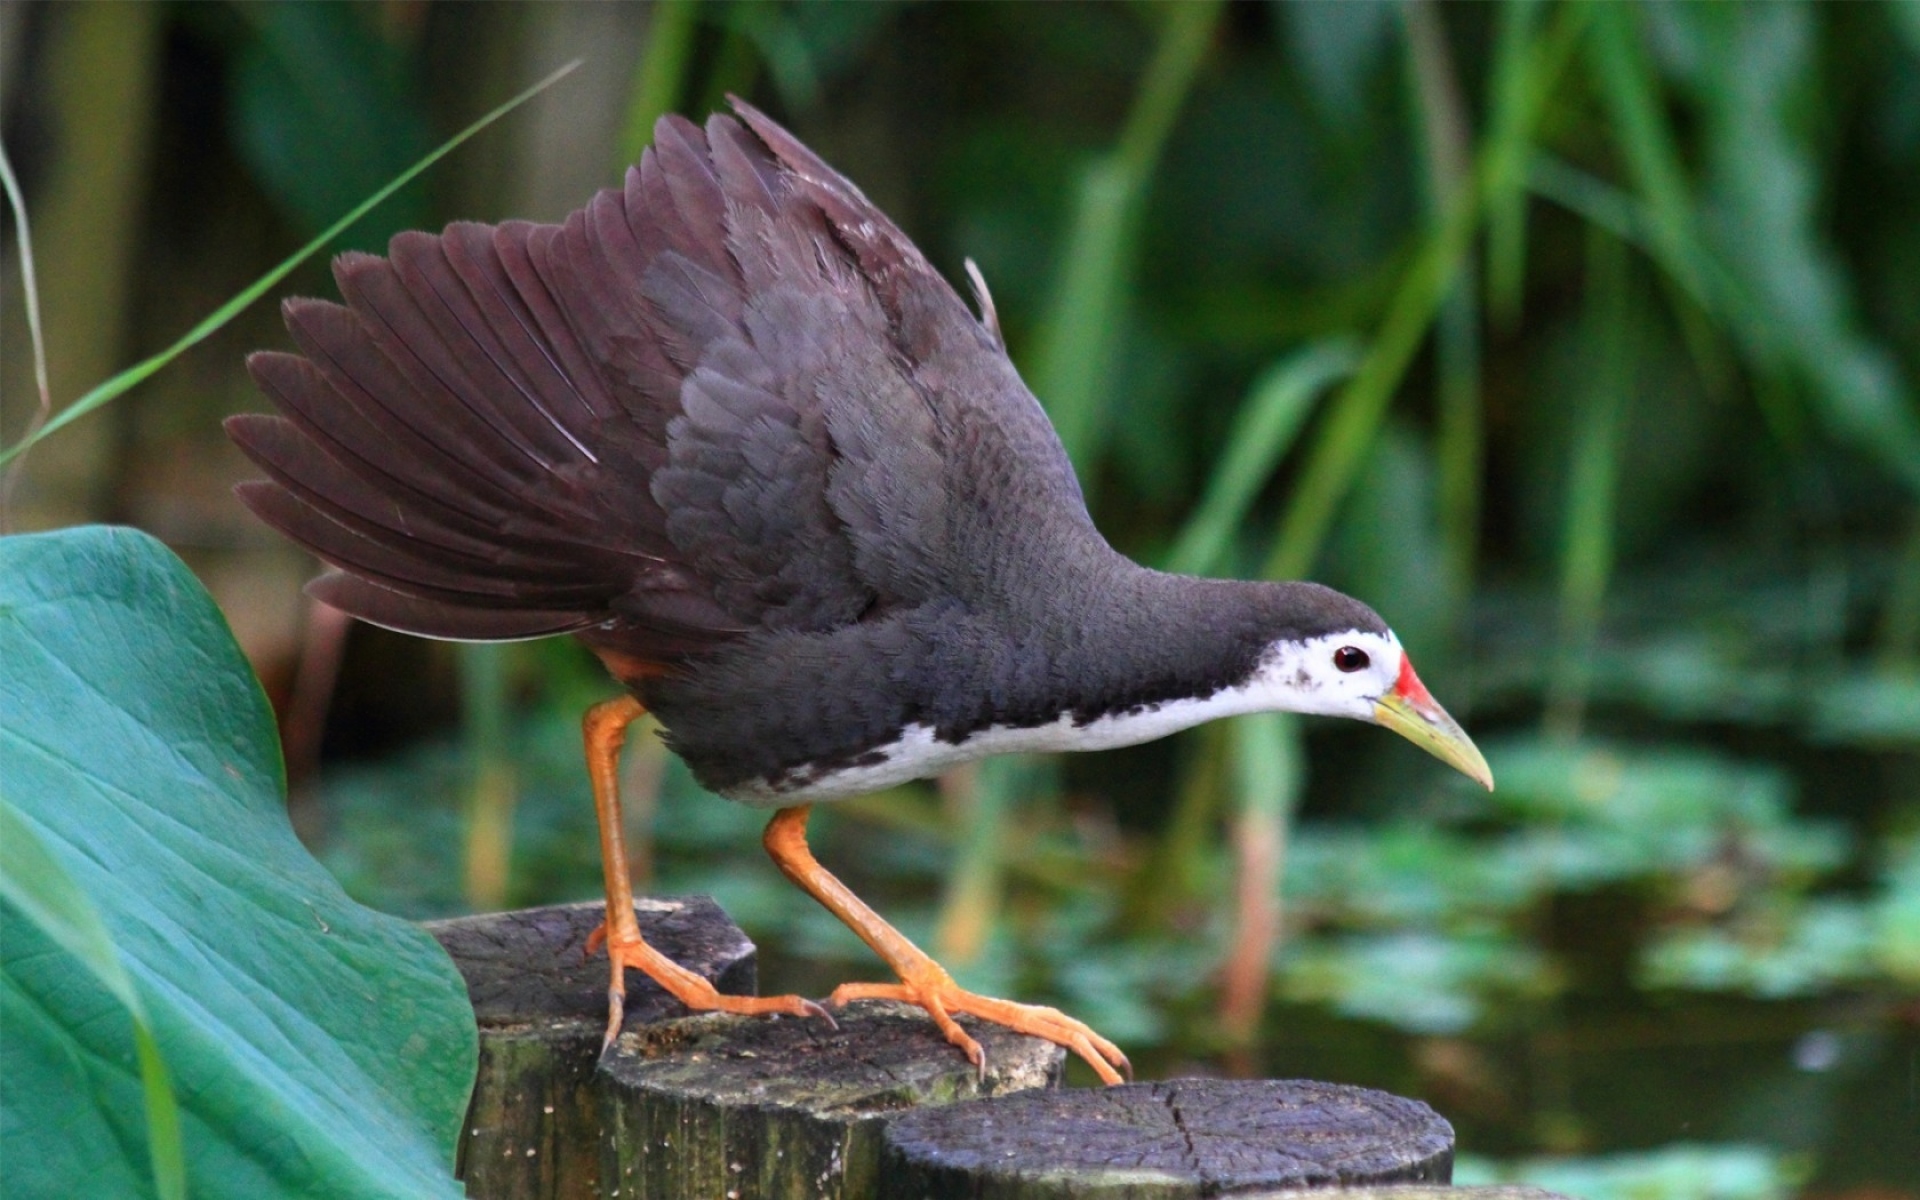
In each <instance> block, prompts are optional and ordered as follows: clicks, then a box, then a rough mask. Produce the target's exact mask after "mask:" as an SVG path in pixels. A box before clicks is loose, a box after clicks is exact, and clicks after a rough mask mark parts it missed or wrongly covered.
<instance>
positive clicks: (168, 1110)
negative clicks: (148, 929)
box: [0, 796, 187, 1200]
mask: <svg viewBox="0 0 1920 1200" xmlns="http://www.w3.org/2000/svg"><path fill="white" fill-rule="evenodd" d="M0 899H4V900H6V902H7V903H8V904H10V905H12V906H13V908H14V909H16V910H17V911H18V912H19V913H20V915H21V916H23V917H25V918H26V919H27V920H29V921H31V922H33V924H34V925H35V926H36V927H38V928H39V930H40V931H41V932H42V933H44V934H46V936H47V937H48V938H49V939H50V940H51V941H52V942H53V943H54V944H55V945H57V946H59V947H60V948H61V949H62V950H65V951H66V952H67V953H68V954H71V955H72V956H73V957H74V960H75V961H77V962H78V963H80V965H81V966H83V967H85V968H86V970H87V972H88V973H89V974H90V975H92V976H93V977H94V979H96V980H97V981H99V983H100V985H101V986H102V987H104V988H106V989H107V991H108V992H110V993H111V994H112V995H113V997H114V998H115V999H116V1000H118V1001H120V1004H121V1006H122V1007H123V1008H125V1009H126V1010H127V1015H128V1017H130V1018H131V1019H132V1021H133V1039H134V1049H135V1053H136V1054H137V1056H138V1058H139V1062H140V1082H141V1090H142V1092H143V1093H144V1098H145V1104H146V1110H147V1152H148V1155H149V1156H150V1159H151V1164H152V1170H153V1186H154V1191H155V1192H157V1193H158V1194H159V1195H160V1197H161V1200H186V1195H187V1164H186V1154H185V1152H184V1151H183V1150H182V1149H181V1144H180V1107H179V1104H178V1103H177V1102H176V1101H175V1099H174V1095H173V1082H172V1079H171V1077H170V1076H169V1073H168V1071H167V1065H166V1062H165V1060H164V1059H162V1058H161V1057H160V1048H159V1046H158V1045H157V1044H156V1043H155V1042H154V1040H153V1029H152V1026H151V1023H150V1021H149V1019H148V1017H147V1010H146V1006H145V1005H143V1004H141V1003H140V993H139V992H138V991H137V990H135V988H134V986H133V980H132V978H131V977H129V976H128V975H127V971H126V968H125V967H124V966H122V965H121V963H120V952H119V951H118V950H116V949H115V948H114V945H113V937H112V935H111V934H109V933H108V932H107V926H106V923H105V922H104V921H102V920H101V918H100V913H99V911H98V910H97V909H95V908H94V906H93V902H92V901H90V900H88V899H87V895H86V893H85V892H84V891H83V890H82V889H81V887H80V885H79V884H78V883H76V882H75V881H74V879H73V877H72V876H70V875H68V874H67V872H66V870H65V869H64V868H62V867H61V866H60V863H59V861H58V860H56V859H55V858H54V856H53V855H52V854H51V853H49V852H48V850H47V848H46V846H45V844H44V843H42V842H41V840H40V835H39V834H37V833H36V832H34V828H33V826H32V825H31V824H30V823H29V822H28V821H27V818H26V817H25V815H24V814H22V813H21V812H20V811H19V810H18V809H16V808H14V807H13V805H12V804H10V803H8V802H7V800H6V798H5V797H4V796H0Z"/></svg>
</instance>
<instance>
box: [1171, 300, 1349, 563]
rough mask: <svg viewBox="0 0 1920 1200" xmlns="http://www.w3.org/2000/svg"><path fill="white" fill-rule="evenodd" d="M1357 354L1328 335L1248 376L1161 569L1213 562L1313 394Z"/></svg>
mask: <svg viewBox="0 0 1920 1200" xmlns="http://www.w3.org/2000/svg"><path fill="white" fill-rule="evenodd" d="M1359 360H1360V351H1359V345H1358V343H1356V342H1355V341H1354V340H1353V339H1351V338H1346V337H1339V338H1329V339H1327V340H1325V341H1321V342H1317V343H1314V344H1313V345H1310V346H1308V347H1306V348H1305V349H1303V350H1300V351H1298V352H1296V353H1295V354H1293V355H1292V356H1291V357H1289V358H1285V359H1282V360H1281V361H1280V362H1277V363H1275V364H1274V365H1273V366H1271V367H1269V368H1268V369H1267V370H1266V372H1265V373H1263V374H1262V375H1261V376H1260V377H1259V379H1258V380H1256V381H1255V383H1254V385H1253V388H1252V389H1251V390H1250V391H1249V392H1248V394H1247V399H1246V401H1245V402H1244V403H1242V404H1241V406H1240V411H1239V413H1238V414H1236V415H1235V417H1234V422H1233V428H1232V429H1231V430H1230V431H1229V432H1228V434H1227V442H1226V446H1227V448H1226V452H1225V453H1224V454H1222V455H1221V458H1220V461H1219V463H1218V464H1216V465H1215V467H1214V470H1213V475H1212V478H1211V479H1209V480H1208V482H1207V490H1206V494H1205V495H1204V496H1202V497H1201V499H1200V504H1199V507H1198V508H1196V509H1195V510H1194V513H1193V516H1191V517H1190V518H1188V520H1187V523H1186V525H1185V527H1184V528H1182V529H1181V531H1180V535H1179V537H1178V538H1176V539H1175V541H1174V544H1173V550H1172V551H1171V552H1170V553H1169V554H1168V555H1167V563H1166V567H1167V570H1169V571H1177V572H1180V573H1182V574H1186V575H1204V574H1208V573H1210V572H1216V571H1219V570H1220V569H1221V566H1222V564H1223V563H1224V562H1225V561H1226V559H1227V552H1228V550H1229V548H1230V547H1231V546H1232V543H1233V534H1234V531H1235V530H1236V529H1238V528H1239V527H1240V524H1241V522H1242V521H1244V520H1245V519H1246V515H1247V510H1248V509H1249V508H1251V507H1252V506H1253V501H1254V498H1255V497H1256V496H1258V495H1259V494H1260V489H1261V488H1262V487H1263V486H1264V485H1265V484H1266V482H1267V480H1268V479H1269V478H1270V477H1271V476H1272V475H1273V471H1274V468H1275V467H1276V466H1277V465H1279V462H1280V460H1281V459H1282V458H1283V457H1285V455H1286V453H1287V451H1288V450H1289V449H1290V448H1291V447H1292V446H1293V443H1294V439H1295V438H1296V437H1297V436H1298V435H1299V433H1300V429H1301V427H1302V426H1303V425H1305V424H1306V420H1307V414H1308V413H1310V412H1312V411H1313V404H1314V401H1315V399H1317V398H1318V397H1319V396H1320V394H1321V393H1322V392H1323V391H1325V390H1326V389H1327V388H1328V387H1330V386H1332V385H1333V384H1334V383H1335V382H1337V381H1339V380H1340V379H1342V378H1344V377H1345V376H1347V375H1350V374H1352V372H1353V369H1354V366H1355V365H1356V364H1357V363H1358V362H1359Z"/></svg>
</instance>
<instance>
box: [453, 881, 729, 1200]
mask: <svg viewBox="0 0 1920 1200" xmlns="http://www.w3.org/2000/svg"><path fill="white" fill-rule="evenodd" d="M634 911H635V913H636V914H637V915H638V916H639V918H640V929H641V932H642V934H644V935H645V937H646V939H647V941H648V942H650V943H652V944H653V945H654V946H656V947H658V948H659V949H660V950H661V952H663V953H664V954H666V955H667V956H668V957H669V958H672V959H673V960H674V961H675V962H678V963H680V964H681V965H682V966H684V967H686V968H687V969H688V970H690V971H693V972H695V973H696V974H699V975H701V976H702V977H704V978H706V979H710V980H712V981H713V984H714V986H715V987H717V988H719V989H720V990H721V991H723V992H735V993H740V994H745V995H751V994H752V993H753V991H754V985H755V975H754V950H753V943H752V942H750V941H748V940H747V936H746V934H744V933H742V932H740V929H739V928H738V927H737V926H736V925H734V923H733V922H732V921H731V920H729V919H728V917H727V915H726V914H725V913H724V912H722V911H720V906H719V905H717V904H715V903H714V902H713V901H712V900H710V899H708V898H707V897H705V896H690V897H686V898H683V899H673V900H636V901H635V902H634ZM605 913H606V906H605V905H604V904H600V903H598V902H589V903H584V904H568V905H560V906H557V907H554V908H536V909H529V910H526V911H523V912H510V913H494V914H488V915H485V916H478V917H462V918H460V919H458V920H453V921H434V922H429V923H428V925H427V930H428V932H430V933H432V934H433V936H434V937H436V938H438V939H439V941H440V944H441V945H442V946H444V947H445V948H446V951H447V953H448V954H449V955H451V956H452V958H453V961H454V964H455V965H456V966H458V967H459V968H460V973H461V975H463V976H464V977H465V978H466V981H467V995H468V997H469V998H470V999H471V1000H472V1001H473V1012H474V1017H475V1018H476V1019H477V1020H478V1022H479V1025H480V1071H479V1075H478V1077H477V1078H476V1080H475V1082H474V1091H473V1101H472V1103H470V1104H469V1105H468V1107H467V1123H466V1136H465V1137H463V1138H462V1139H461V1143H460V1153H459V1161H458V1164H457V1166H456V1168H455V1172H456V1174H458V1175H459V1177H460V1178H461V1179H463V1180H465V1181H466V1184H467V1190H468V1193H469V1194H470V1195H472V1196H475V1197H482V1198H484V1197H502V1198H505V1197H516V1198H518V1197H555V1198H566V1200H572V1198H574V1197H597V1196H600V1195H602V1194H603V1192H602V1190H601V1188H600V1175H601V1165H602V1157H603V1155H602V1146H601V1143H602V1141H603V1140H604V1139H603V1138H602V1136H601V1129H602V1126H603V1124H604V1121H603V1118H602V1116H601V1103H602V1102H601V1096H600V1092H599V1089H598V1087H597V1086H596V1084H595V1079H594V1075H595V1068H596V1067H597V1066H598V1064H599V1059H600V1039H601V1037H602V1035H603V1034H604V1032H605V1030H606V1024H607V960H606V957H605V956H604V955H596V956H594V957H593V958H591V959H589V958H588V957H587V955H586V953H585V951H586V945H587V935H588V934H590V933H592V932H593V929H594V926H596V925H598V924H599V923H600V919H601V917H602V916H604V915H605ZM685 1012H686V1009H685V1008H684V1007H682V1006H681V1004H680V1002H679V1001H677V1000H675V999H674V998H673V997H671V996H669V995H667V993H666V992H664V991H662V990H661V988H660V986H659V985H658V984H656V983H654V982H653V980H651V979H648V978H647V977H646V976H644V975H642V974H641V973H640V972H638V971H629V972H628V973H627V1007H626V1013H627V1016H626V1027H627V1028H633V1027H635V1026H637V1025H647V1024H650V1023H653V1022H657V1021H662V1020H666V1019H668V1018H670V1017H679V1016H682V1015H684V1014H685Z"/></svg>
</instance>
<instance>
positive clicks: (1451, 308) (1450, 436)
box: [1403, 4, 1524, 623]
mask: <svg viewBox="0 0 1920 1200" xmlns="http://www.w3.org/2000/svg"><path fill="white" fill-rule="evenodd" d="M1403 12H1404V14H1405V16H1404V21H1405V27H1406V35H1407V36H1406V46H1407V67H1408V73H1409V75H1410V76H1411V81H1412V87H1411V89H1410V90H1411V91H1412V92H1413V94H1414V95H1415V96H1416V97H1417V98H1418V104H1417V106H1416V108H1415V116H1416V117H1417V118H1418V124H1419V126H1420V128H1421V131H1422V134H1423V135H1424V136H1423V140H1424V142H1425V145H1426V153H1425V154H1424V155H1423V156H1422V158H1423V161H1424V162H1425V165H1426V178H1427V188H1426V192H1427V200H1428V205H1429V209H1430V212H1431V216H1432V219H1433V220H1435V221H1444V220H1445V219H1446V212H1447V206H1448V205H1449V204H1451V203H1452V202H1453V201H1454V198H1455V197H1456V196H1458V195H1459V192H1460V188H1461V186H1462V185H1463V183H1464V182H1465V180H1464V177H1465V174H1466V156H1467V152H1468V148H1467V144H1466V142H1467V137H1468V133H1467V117H1466V114H1465V112H1464V111H1463V110H1464V108H1465V105H1464V103H1463V102H1462V101H1461V97H1460V88H1459V84H1458V81H1457V79H1456V73H1455V71H1454V67H1453V64H1452V61H1451V56H1450V55H1449V53H1448V51H1447V41H1446V31H1445V29H1443V28H1442V27H1441V24H1440V17H1439V15H1438V9H1437V8H1436V6H1434V5H1432V4H1416V5H1412V6H1409V7H1407V8H1406V9H1404V10H1403ZM1505 132H1506V134H1507V136H1513V134H1514V133H1515V132H1517V129H1508V130H1507V131H1505ZM1492 147H1493V144H1492V143H1489V150H1488V154H1489V157H1491V156H1492V155H1493V154H1495V153H1500V152H1503V151H1504V147H1502V148H1501V149H1500V150H1499V151H1496V150H1494V149H1493V148H1492ZM1509 193H1517V194H1520V195H1521V196H1522V197H1523V198H1524V193H1523V192H1521V191H1520V189H1519V188H1517V187H1508V188H1506V189H1504V190H1503V193H1502V197H1501V198H1502V199H1505V197H1506V195H1507V194H1509ZM1493 199H1494V197H1493V196H1492V195H1489V196H1488V197H1487V201H1488V203H1489V208H1488V209H1487V214H1488V217H1489V219H1491V217H1492V214H1493V212H1494V210H1493V209H1492V208H1491V202H1492V200H1493ZM1457 270H1458V272H1459V277H1458V278H1457V279H1456V280H1455V281H1454V283H1453V286H1452V289H1451V290H1450V291H1449V293H1448V294H1447V297H1446V299H1445V301H1443V303H1442V305H1441V309H1440V314H1439V317H1438V321H1439V325H1438V328H1437V329H1436V330H1435V359H1436V363H1437V367H1438V373H1439V401H1440V403H1439V423H1438V430H1437V433H1436V438H1437V441H1438V443H1439V459H1440V479H1439V489H1438V490H1439V493H1440V533H1441V539H1442V542H1443V544H1444V545H1445V548H1446V549H1445V561H1446V563H1447V568H1448V570H1447V587H1446V589H1445V590H1446V596H1445V599H1446V601H1447V607H1448V608H1449V609H1450V610H1453V612H1450V613H1449V623H1451V620H1452V618H1453V615H1454V613H1457V611H1458V608H1459V605H1460V604H1461V603H1462V602H1463V601H1464V599H1465V596H1466V593H1467V590H1468V588H1469V587H1470V586H1471V581H1472V578H1473V570H1474V555H1475V550H1476V548H1477V546H1478V541H1479V538H1478V533H1479V526H1480V464H1481V459H1482V457H1483V455H1484V449H1483V447H1482V444H1481V443H1482V438H1483V433H1482V422H1481V419H1480V417H1481V414H1480V313H1479V308H1478V305H1477V302H1476V297H1477V296H1478V295H1479V289H1478V288H1477V287H1476V285H1475V280H1474V277H1473V260H1472V258H1471V256H1469V257H1467V258H1466V259H1464V260H1463V261H1462V262H1461V263H1460V265H1459V267H1458V268H1457Z"/></svg>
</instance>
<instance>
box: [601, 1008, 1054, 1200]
mask: <svg viewBox="0 0 1920 1200" xmlns="http://www.w3.org/2000/svg"><path fill="white" fill-rule="evenodd" d="M837 1019H838V1021H839V1028H838V1029H834V1028H832V1027H830V1026H828V1025H827V1024H826V1023H825V1022H821V1021H806V1020H797V1019H791V1018H782V1019H778V1020H766V1019H758V1020H755V1019H751V1018H734V1017H718V1016H703V1017H691V1018H688V1019H686V1020H683V1021H673V1022H668V1023H666V1024H662V1025H654V1026H650V1027H648V1028H645V1029H641V1030H638V1031H636V1032H634V1033H629V1034H626V1035H624V1036H623V1037H622V1038H621V1039H620V1045H619V1046H618V1047H617V1048H616V1049H617V1053H616V1054H613V1055H609V1057H608V1061H607V1064H606V1066H605V1068H604V1072H605V1075H606V1079H607V1082H608V1084H609V1085H610V1088H611V1090H612V1092H613V1094H615V1095H617V1096H618V1100H617V1101H616V1103H615V1106H614V1111H615V1112H616V1114H617V1115H616V1116H615V1117H614V1119H613V1121H612V1123H611V1128H610V1129H609V1130H608V1132H609V1133H610V1134H611V1135H612V1138H613V1155H614V1160H615V1161H614V1162H612V1163H610V1164H609V1171H610V1176H613V1177H617V1178H618V1179H619V1181H620V1183H621V1194H622V1195H640V1196H660V1197H687V1198H689V1200H693V1198H699V1200H709V1198H711V1200H721V1198H722V1197H725V1198H727V1200H749V1198H754V1197H765V1198H767V1200H775V1198H778V1200H836V1198H842V1197H844V1198H847V1200H853V1198H856V1197H857V1198H861V1200H864V1198H866V1197H870V1196H873V1195H874V1194H875V1189H876V1187H877V1184H878V1171H879V1163H880V1141H881V1132H882V1129H883V1127H884V1126H885V1124H886V1121H887V1120H888V1119H889V1118H891V1117H894V1116H897V1115H898V1114H899V1113H901V1112H902V1111H905V1110H909V1109H914V1108H918V1107H920V1106H924V1105H945V1104H949V1103H952V1102H954V1101H957V1100H967V1099H972V1098H975V1097H984V1096H998V1095H1004V1094H1007V1093H1011V1092H1016V1091H1021V1090H1025V1089H1036V1088H1051V1087H1055V1086H1057V1085H1058V1084H1059V1080H1060V1072H1061V1066H1062V1063H1063V1061H1064V1057H1065V1055H1064V1052H1063V1051H1062V1050H1060V1048H1059V1047H1057V1046H1053V1045H1050V1044H1048V1043H1046V1042H1042V1041H1039V1040H1038V1039H1035V1038H1029V1037H1023V1036H1021V1035H1019V1034H1015V1033H1010V1032H1008V1031H1007V1030H1005V1029H1001V1028H999V1027H998V1026H993V1025H986V1024H981V1023H976V1022H975V1021H974V1020H973V1019H972V1018H970V1017H965V1018H962V1019H961V1023H962V1024H963V1025H965V1026H966V1028H967V1030H968V1032H969V1033H971V1034H973V1036H974V1037H976V1038H978V1039H979V1041H980V1044H981V1046H982V1047H983V1048H984V1049H985V1050H986V1053H987V1072H986V1076H985V1078H982V1077H981V1075H980V1074H979V1073H978V1072H977V1071H975V1069H974V1068H973V1067H972V1065H970V1064H969V1063H968V1062H967V1060H966V1059H965V1058H964V1057H963V1056H962V1055H961V1054H960V1052H959V1051H958V1050H956V1049H954V1048H953V1047H952V1046H950V1045H948V1044H947V1042H946V1040H945V1039H944V1038H942V1037H941V1036H940V1033H939V1031H938V1030H936V1029H935V1028H934V1025H933V1022H932V1021H931V1020H929V1019H928V1018H927V1015H926V1013H924V1012H922V1011H920V1010H919V1009H917V1008H910V1007H908V1006H906V1005H900V1004H889V1003H880V1002H862V1003H857V1004H852V1005H849V1006H848V1007H847V1008H845V1009H843V1010H841V1011H840V1012H839V1013H838V1014H837ZM614 1173H617V1175H614Z"/></svg>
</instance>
